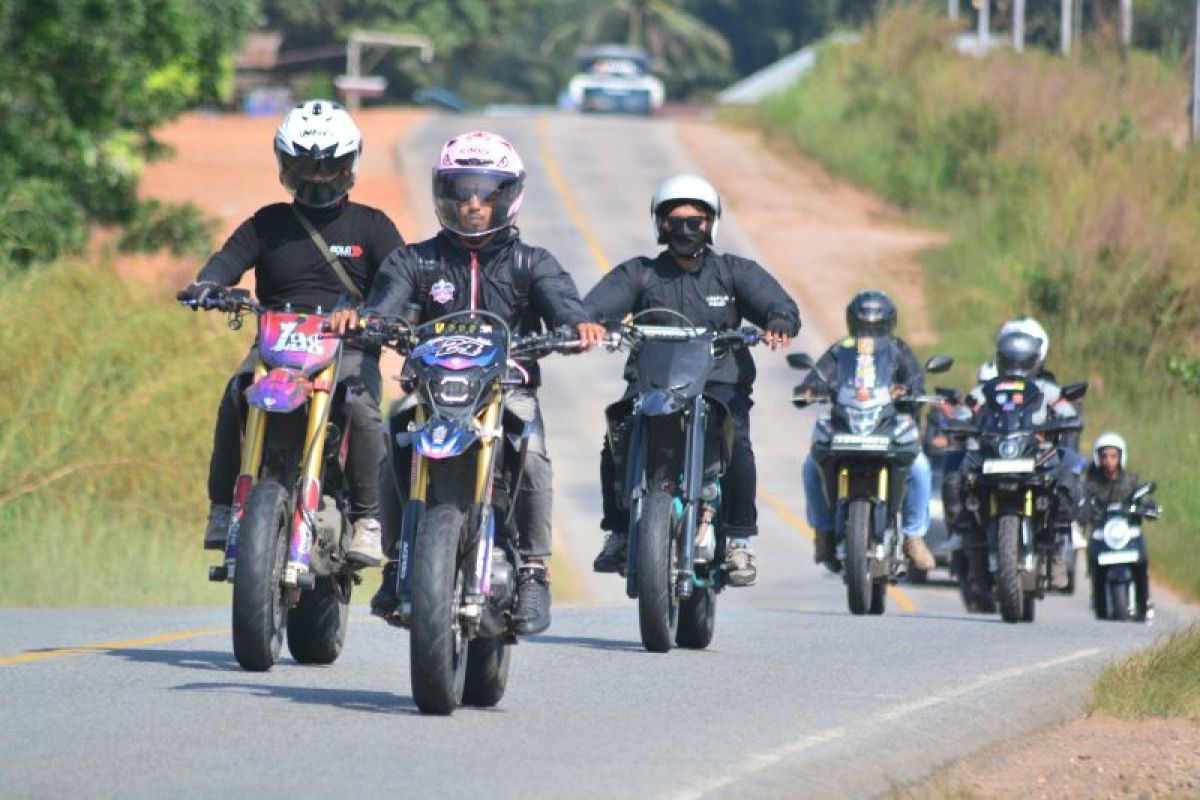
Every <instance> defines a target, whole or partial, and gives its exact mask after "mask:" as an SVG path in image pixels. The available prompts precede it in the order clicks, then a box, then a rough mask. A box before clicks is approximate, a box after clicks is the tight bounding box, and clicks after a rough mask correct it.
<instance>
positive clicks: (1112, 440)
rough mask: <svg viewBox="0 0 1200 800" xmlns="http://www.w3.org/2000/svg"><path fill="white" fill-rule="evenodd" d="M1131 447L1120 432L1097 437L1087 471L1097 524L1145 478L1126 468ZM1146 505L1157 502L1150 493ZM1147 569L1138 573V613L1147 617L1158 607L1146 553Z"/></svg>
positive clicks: (1090, 509)
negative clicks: (1153, 596) (1152, 595)
mask: <svg viewBox="0 0 1200 800" xmlns="http://www.w3.org/2000/svg"><path fill="white" fill-rule="evenodd" d="M1128 453H1129V450H1128V449H1127V448H1126V447H1125V439H1124V437H1122V436H1121V435H1120V434H1117V433H1112V432H1108V433H1102V434H1100V435H1099V436H1098V437H1096V442H1095V444H1093V445H1092V463H1091V464H1090V465H1089V466H1088V468H1087V473H1086V474H1085V475H1084V492H1085V498H1086V499H1085V501H1084V508H1085V511H1086V515H1087V520H1086V521H1087V522H1090V523H1091V524H1092V525H1093V526H1094V527H1103V525H1104V521H1105V509H1107V508H1108V506H1109V505H1111V504H1113V503H1125V502H1127V501H1128V500H1129V496H1130V495H1132V494H1133V492H1134V490H1135V489H1137V488H1138V487H1139V486H1141V485H1142V483H1143V481H1142V479H1141V478H1139V477H1138V475H1137V474H1136V473H1133V472H1128V471H1127V470H1126V469H1125V465H1126V461H1127V460H1128ZM1141 503H1142V504H1143V505H1144V506H1153V505H1155V502H1154V498H1153V497H1150V496H1147V497H1145V498H1143V499H1142V500H1141ZM1145 566H1146V569H1145V570H1139V571H1137V572H1136V573H1135V574H1136V579H1137V581H1138V585H1137V598H1138V616H1139V617H1140V618H1141V619H1145V618H1146V614H1147V611H1148V610H1149V609H1151V608H1153V607H1154V604H1153V603H1152V602H1150V581H1149V580H1148V577H1147V576H1148V575H1149V574H1150V570H1149V567H1150V560H1149V555H1147V557H1146V565H1145Z"/></svg>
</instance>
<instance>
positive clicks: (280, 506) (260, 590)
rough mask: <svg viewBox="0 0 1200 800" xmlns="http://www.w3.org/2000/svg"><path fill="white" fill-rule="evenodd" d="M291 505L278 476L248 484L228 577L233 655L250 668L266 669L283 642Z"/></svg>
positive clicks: (285, 622) (245, 666)
mask: <svg viewBox="0 0 1200 800" xmlns="http://www.w3.org/2000/svg"><path fill="white" fill-rule="evenodd" d="M290 508H291V497H290V495H289V493H288V490H287V489H285V488H284V487H283V485H282V484H280V483H278V482H277V481H272V480H262V481H259V482H258V483H256V484H255V485H254V488H253V489H251V490H250V496H249V497H248V498H246V507H245V509H244V513H243V514H242V524H241V527H240V528H239V531H238V557H237V571H236V572H235V573H234V577H233V655H234V658H236V659H237V662H238V663H239V664H241V665H242V668H243V669H246V670H249V671H250V672H266V671H267V670H269V669H270V668H271V667H272V666H274V664H275V661H276V660H277V659H278V658H279V650H280V648H281V647H282V646H283V631H284V628H285V627H287V618H288V607H287V603H286V602H285V601H284V598H283V570H284V567H285V566H286V565H287V556H288V533H289V530H290V527H291V526H290V524H289V523H290V521H291V514H290V513H289V511H290Z"/></svg>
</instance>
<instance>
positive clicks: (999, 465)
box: [983, 458, 1033, 475]
mask: <svg viewBox="0 0 1200 800" xmlns="http://www.w3.org/2000/svg"><path fill="white" fill-rule="evenodd" d="M1021 472H1033V459H1032V458H990V459H988V460H987V461H984V462H983V474H984V475H1010V474H1013V473H1021Z"/></svg>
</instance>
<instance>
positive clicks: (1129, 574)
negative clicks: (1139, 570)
mask: <svg viewBox="0 0 1200 800" xmlns="http://www.w3.org/2000/svg"><path fill="white" fill-rule="evenodd" d="M1104 572H1105V575H1104V581H1105V583H1132V582H1133V569H1132V567H1131V566H1130V565H1129V564H1117V565H1115V566H1111V567H1104Z"/></svg>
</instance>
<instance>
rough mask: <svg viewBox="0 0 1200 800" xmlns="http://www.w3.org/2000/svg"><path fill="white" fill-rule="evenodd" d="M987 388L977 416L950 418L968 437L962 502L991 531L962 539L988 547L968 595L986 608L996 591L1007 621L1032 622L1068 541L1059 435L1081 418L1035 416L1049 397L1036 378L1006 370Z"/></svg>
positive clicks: (1082, 388) (1077, 389)
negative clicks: (1062, 515) (1061, 506)
mask: <svg viewBox="0 0 1200 800" xmlns="http://www.w3.org/2000/svg"><path fill="white" fill-rule="evenodd" d="M982 392H983V396H984V403H983V405H982V407H981V409H980V410H979V412H978V413H977V414H976V417H975V419H974V420H972V421H965V420H955V421H952V422H948V423H946V427H947V430H949V431H951V432H952V433H954V434H955V435H956V436H963V437H965V438H966V450H967V453H966V457H965V459H964V461H963V478H964V480H963V486H964V491H963V508H964V511H965V512H966V513H967V514H968V515H970V517H971V519H972V523H973V527H974V529H975V530H976V531H981V532H983V533H984V534H985V537H982V538H980V539H979V540H978V541H976V542H975V543H972V542H967V543H965V544H964V547H965V548H967V549H968V551H969V549H970V548H971V547H979V548H982V547H984V546H986V549H987V567H986V570H982V572H984V573H986V574H981V575H980V576H979V578H980V582H979V584H978V585H976V586H971V585H969V578H968V577H967V576H966V575H964V576H963V577H962V578H961V580H963V581H964V582H967V583H965V584H964V588H963V595H964V598H965V599H967V600H968V607H969V608H971V607H974V608H978V609H988V608H990V607H991V597H992V595H993V593H994V595H995V598H996V599H997V600H998V601H999V605H1000V616H1001V617H1002V618H1003V619H1004V621H1005V622H1032V621H1033V619H1034V613H1035V607H1036V606H1035V603H1036V601H1037V600H1039V599H1042V598H1043V597H1044V596H1045V592H1046V591H1047V588H1048V587H1049V584H1050V563H1051V560H1052V553H1053V551H1054V550H1055V549H1056V548H1059V547H1062V546H1063V538H1064V537H1060V536H1059V535H1058V533H1057V532H1056V530H1055V527H1054V524H1053V519H1052V515H1053V511H1054V506H1055V503H1056V498H1057V495H1058V492H1059V486H1058V481H1059V468H1060V466H1061V452H1062V451H1061V448H1060V443H1061V440H1062V439H1063V438H1064V437H1067V436H1069V435H1070V434H1072V433H1075V432H1077V431H1079V430H1080V429H1081V428H1082V423H1081V422H1080V421H1079V420H1078V419H1070V420H1050V421H1048V422H1043V423H1040V424H1039V423H1037V422H1035V421H1034V418H1035V415H1036V414H1037V412H1038V410H1039V409H1040V408H1041V407H1042V405H1043V400H1042V392H1041V390H1040V389H1039V388H1038V385H1037V383H1036V382H1035V381H1031V380H1026V379H1024V378H1013V377H1005V376H1002V377H999V378H994V379H992V380H990V381H988V382H987V383H985V384H984V385H983V387H982ZM1086 392H1087V384H1086V383H1079V384H1073V385H1071V386H1066V387H1063V390H1062V396H1063V397H1064V398H1065V399H1067V400H1077V399H1079V398H1081V397H1083V395H1084V394H1085V393H1086ZM980 555H982V554H980ZM976 557H978V556H976ZM966 558H967V560H968V561H969V560H970V559H971V558H972V554H971V553H970V552H967V553H966Z"/></svg>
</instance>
